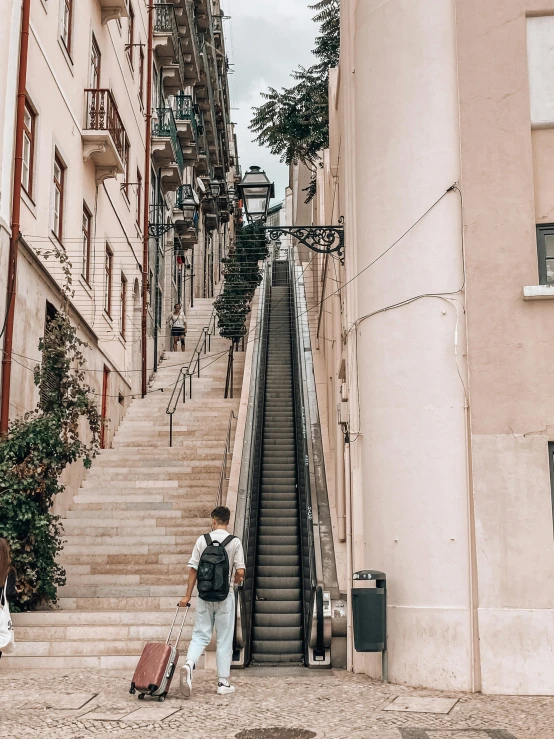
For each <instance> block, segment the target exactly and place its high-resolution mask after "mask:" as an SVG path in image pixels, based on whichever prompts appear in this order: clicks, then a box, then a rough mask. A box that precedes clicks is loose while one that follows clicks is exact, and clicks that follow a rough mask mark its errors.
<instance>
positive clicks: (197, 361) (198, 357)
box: [196, 349, 201, 377]
mask: <svg viewBox="0 0 554 739" xmlns="http://www.w3.org/2000/svg"><path fill="white" fill-rule="evenodd" d="M200 351H201V350H200V349H199V350H198V356H197V358H196V363H197V365H198V377H200Z"/></svg>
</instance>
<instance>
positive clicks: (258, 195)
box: [238, 167, 275, 221]
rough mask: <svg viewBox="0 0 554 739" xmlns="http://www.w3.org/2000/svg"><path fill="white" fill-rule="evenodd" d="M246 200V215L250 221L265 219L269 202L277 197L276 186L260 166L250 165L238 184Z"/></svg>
mask: <svg viewBox="0 0 554 739" xmlns="http://www.w3.org/2000/svg"><path fill="white" fill-rule="evenodd" d="M238 190H239V193H240V195H241V196H242V200H243V202H244V209H245V211H246V217H247V218H248V220H250V221H257V220H265V219H266V218H267V211H268V209H269V202H270V200H271V198H272V197H275V186H274V184H273V183H272V182H270V181H269V179H268V177H267V175H266V173H265V172H263V171H262V170H261V169H260V167H250V169H249V170H248V172H247V173H246V174H245V175H244V178H243V180H242V182H241V183H240V185H239V186H238Z"/></svg>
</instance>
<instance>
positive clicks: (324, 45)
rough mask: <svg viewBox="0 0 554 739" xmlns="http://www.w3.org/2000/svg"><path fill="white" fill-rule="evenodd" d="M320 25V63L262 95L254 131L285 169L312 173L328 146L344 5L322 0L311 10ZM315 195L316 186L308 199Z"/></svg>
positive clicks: (317, 49)
mask: <svg viewBox="0 0 554 739" xmlns="http://www.w3.org/2000/svg"><path fill="white" fill-rule="evenodd" d="M310 7H311V8H312V9H313V10H316V11H317V14H316V15H315V17H314V21H315V22H316V23H319V24H320V35H319V36H318V37H317V39H316V45H315V48H314V49H313V54H314V56H315V57H316V60H317V61H316V63H315V64H314V65H313V66H311V67H308V68H307V69H306V68H304V67H300V69H298V70H296V71H295V72H293V73H292V78H293V80H294V82H295V84H294V85H292V86H291V87H288V88H287V87H283V88H282V89H281V90H276V89H275V88H273V87H270V88H269V91H268V92H266V93H263V98H264V99H265V101H266V102H265V103H263V105H261V106H260V107H258V108H254V117H253V119H252V121H251V123H250V129H251V131H253V133H255V134H256V139H255V140H256V141H257V142H258V143H259V144H260V145H261V146H267V147H268V148H269V150H270V151H271V153H272V154H276V155H277V156H279V157H280V159H281V161H282V162H284V163H285V164H288V165H290V164H294V163H297V162H302V163H303V164H306V165H307V166H308V167H309V168H310V169H311V170H312V172H314V181H315V167H316V166H317V165H318V164H319V163H320V156H319V152H320V151H321V150H322V149H326V148H327V147H328V146H329V92H328V85H329V68H330V67H336V66H337V64H338V61H339V51H340V0H320V2H317V3H315V5H311V6H310ZM314 194H315V187H314V182H313V183H312V186H311V187H310V188H309V193H308V200H309V199H311V198H312V197H313V195H314Z"/></svg>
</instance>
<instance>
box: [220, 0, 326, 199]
mask: <svg viewBox="0 0 554 739" xmlns="http://www.w3.org/2000/svg"><path fill="white" fill-rule="evenodd" d="M314 1H315V0H222V3H221V4H222V7H223V11H224V13H225V15H229V16H231V19H230V20H226V21H225V26H224V27H225V38H226V43H227V52H228V55H229V61H230V62H231V64H232V65H233V66H232V67H231V71H232V74H231V75H230V76H229V84H230V87H231V105H232V107H233V108H237V109H236V110H232V111H231V120H232V121H233V122H234V123H236V124H237V136H238V145H239V158H240V163H241V165H242V170H243V172H244V171H245V170H246V169H248V167H250V166H251V165H258V166H260V167H262V168H264V169H265V171H266V172H267V175H268V177H269V178H270V179H271V180H272V181H274V182H275V197H276V200H277V201H279V200H282V199H283V198H284V196H285V187H286V186H287V185H288V169H287V167H286V166H285V165H283V164H280V162H279V158H278V157H274V156H272V155H271V154H270V153H269V151H268V150H267V149H265V148H261V147H259V146H258V145H257V144H255V143H253V142H252V138H253V134H252V132H251V131H250V130H249V128H248V124H249V123H250V120H251V118H252V108H253V107H254V106H257V105H260V103H261V102H263V100H262V98H261V93H262V92H265V91H266V90H267V89H268V88H269V87H275V88H277V89H280V88H281V87H287V86H289V85H290V84H291V83H292V80H291V78H290V73H291V72H292V71H293V70H295V69H297V68H298V67H299V66H305V67H308V66H310V65H311V64H313V62H314V57H313V56H312V54H311V51H312V48H313V46H314V40H315V37H316V35H317V33H318V30H319V29H318V26H317V24H316V23H314V22H313V21H312V16H313V15H315V11H313V10H310V9H309V7H308V5H309V4H310V3H312V2H314Z"/></svg>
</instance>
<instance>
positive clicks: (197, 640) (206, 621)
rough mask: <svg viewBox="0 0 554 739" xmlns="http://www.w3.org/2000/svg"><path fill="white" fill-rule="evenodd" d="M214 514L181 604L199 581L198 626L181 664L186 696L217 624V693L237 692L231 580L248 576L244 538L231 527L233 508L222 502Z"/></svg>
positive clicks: (201, 539) (194, 555)
mask: <svg viewBox="0 0 554 739" xmlns="http://www.w3.org/2000/svg"><path fill="white" fill-rule="evenodd" d="M211 517H212V531H211V534H205V535H204V536H201V537H199V539H198V541H197V542H196V544H195V546H194V549H193V551H192V556H191V558H190V560H189V563H188V567H189V568H190V569H189V579H188V586H187V592H186V595H185V596H184V598H182V600H181V602H180V604H179V605H180V606H181V607H183V608H184V607H186V606H188V605H189V604H190V599H191V597H192V591H193V590H194V586H195V585H198V598H197V600H196V616H195V620H194V630H193V632H192V639H191V642H190V645H189V649H188V653H187V661H186V664H185V665H184V666H183V667H182V668H181V692H182V694H183V695H184V696H185V698H188V697H189V696H190V694H191V691H192V671H193V670H194V668H195V666H196V664H197V662H198V660H199V659H200V657H201V655H202V653H203V652H204V650H205V649H206V647H207V646H208V644H209V643H210V641H211V638H212V632H213V630H214V627H215V632H216V639H217V651H216V661H217V675H218V682H217V693H218V695H229V694H230V693H234V692H235V688H234V686H233V685H231V684H230V683H229V677H230V676H231V660H232V658H233V636H234V630H235V593H234V591H233V588H232V587H231V583H234V584H235V585H240V584H241V583H242V581H243V580H244V572H245V569H246V565H245V563H244V550H243V548H242V544H241V542H240V540H239V539H237V537H236V536H233V535H232V534H229V532H228V531H227V526H228V524H229V519H230V517H231V512H230V511H229V509H228V508H226V507H225V506H219V507H218V508H215V509H214V510H213V511H212V513H211Z"/></svg>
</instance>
